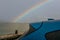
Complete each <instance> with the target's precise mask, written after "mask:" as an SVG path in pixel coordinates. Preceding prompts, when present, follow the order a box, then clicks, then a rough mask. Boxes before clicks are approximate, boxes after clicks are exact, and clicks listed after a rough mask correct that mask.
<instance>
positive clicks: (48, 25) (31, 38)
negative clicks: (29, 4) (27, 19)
mask: <svg viewBox="0 0 60 40" xmlns="http://www.w3.org/2000/svg"><path fill="white" fill-rule="evenodd" d="M35 24H37V23H35ZM39 24H40V23H39ZM37 25H38V24H37ZM37 25H33V26H34V27H35V28H37V27H39V26H40V25H39V26H37ZM55 30H60V20H57V21H46V22H44V23H43V26H42V27H41V28H40V29H38V30H37V31H35V32H33V33H31V34H29V35H28V36H25V37H23V38H21V40H46V38H45V34H46V33H48V32H51V31H55Z"/></svg>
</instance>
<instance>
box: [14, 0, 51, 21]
mask: <svg viewBox="0 0 60 40" xmlns="http://www.w3.org/2000/svg"><path fill="white" fill-rule="evenodd" d="M50 1H51V0H44V1H43V2H39V3H37V4H36V5H33V6H32V7H31V8H29V9H28V10H26V11H24V12H23V13H21V14H20V15H19V16H17V17H16V18H15V19H14V20H13V22H17V21H18V20H19V19H21V18H23V17H25V16H26V15H27V14H29V12H31V11H33V10H35V9H37V8H39V7H40V6H42V5H44V4H46V3H49V2H50Z"/></svg>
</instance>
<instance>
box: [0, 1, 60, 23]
mask: <svg viewBox="0 0 60 40" xmlns="http://www.w3.org/2000/svg"><path fill="white" fill-rule="evenodd" d="M42 1H44V0H0V21H8V22H11V21H13V20H14V19H15V18H16V17H17V16H19V15H20V14H21V13H23V12H24V11H25V10H28V9H29V8H31V7H32V6H33V5H36V4H37V3H38V2H42ZM47 18H54V19H60V0H52V1H51V2H48V3H47V4H45V5H42V6H41V7H39V8H37V9H35V10H33V11H31V12H30V13H29V14H28V15H26V16H25V17H23V18H22V19H19V20H18V22H37V21H41V20H46V19H47Z"/></svg>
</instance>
